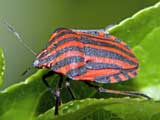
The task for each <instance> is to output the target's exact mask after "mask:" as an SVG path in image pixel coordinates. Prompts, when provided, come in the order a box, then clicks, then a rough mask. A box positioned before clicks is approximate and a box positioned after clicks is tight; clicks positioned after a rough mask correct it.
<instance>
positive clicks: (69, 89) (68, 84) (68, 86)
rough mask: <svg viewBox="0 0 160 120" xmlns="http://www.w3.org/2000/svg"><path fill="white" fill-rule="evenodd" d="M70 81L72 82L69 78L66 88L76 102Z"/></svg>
mask: <svg viewBox="0 0 160 120" xmlns="http://www.w3.org/2000/svg"><path fill="white" fill-rule="evenodd" d="M69 81H70V80H69V79H68V78H67V79H66V83H65V85H66V88H67V90H68V92H69V94H70V95H71V97H72V100H75V96H74V94H73V92H72V89H71V88H70V82H69Z"/></svg>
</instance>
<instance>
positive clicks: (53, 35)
mask: <svg viewBox="0 0 160 120" xmlns="http://www.w3.org/2000/svg"><path fill="white" fill-rule="evenodd" d="M65 31H67V29H62V30H60V31H56V32H54V33H53V34H52V35H51V37H50V38H49V40H48V42H50V41H51V40H52V39H53V38H54V37H55V36H56V35H58V34H61V33H62V32H65Z"/></svg>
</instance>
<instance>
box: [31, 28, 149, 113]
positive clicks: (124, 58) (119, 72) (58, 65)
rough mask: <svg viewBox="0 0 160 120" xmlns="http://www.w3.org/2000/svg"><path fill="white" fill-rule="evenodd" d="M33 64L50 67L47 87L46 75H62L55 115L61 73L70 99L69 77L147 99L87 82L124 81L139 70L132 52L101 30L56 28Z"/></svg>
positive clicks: (122, 43) (111, 91)
mask: <svg viewBox="0 0 160 120" xmlns="http://www.w3.org/2000/svg"><path fill="white" fill-rule="evenodd" d="M34 67H37V68H48V69H51V72H49V73H47V74H46V75H45V76H44V77H43V81H44V83H45V84H46V86H47V87H49V88H50V86H49V85H48V83H47V82H46V80H45V78H46V77H48V76H49V75H52V74H53V73H59V74H60V75H61V79H60V81H59V84H58V88H57V89H56V91H55V96H56V107H55V114H58V105H59V99H60V88H61V85H62V81H63V75H65V76H67V77H68V79H67V80H68V81H67V84H66V85H67V87H68V90H69V92H70V94H71V96H72V98H73V99H74V96H73V94H72V92H71V89H70V87H69V85H70V84H69V80H81V81H85V83H87V85H89V86H91V87H94V88H95V89H97V90H98V91H100V92H105V93H115V94H124V95H132V96H143V97H146V98H148V99H149V97H148V96H146V95H144V94H142V93H137V92H125V91H116V90H108V89H104V88H102V87H99V86H95V85H93V84H91V83H90V82H97V83H116V82H121V81H126V80H129V79H131V78H134V77H135V76H136V74H137V72H138V60H137V58H136V57H135V55H134V53H133V51H132V50H131V49H130V48H129V47H128V46H127V45H126V43H124V42H123V41H120V40H119V39H118V38H116V37H114V36H112V35H109V34H105V32H104V30H74V29H67V28H58V29H56V30H55V32H53V34H52V35H51V37H50V39H49V42H48V46H47V48H45V49H44V50H43V51H42V52H40V54H39V55H38V56H37V57H36V60H35V62H34Z"/></svg>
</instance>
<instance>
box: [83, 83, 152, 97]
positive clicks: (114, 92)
mask: <svg viewBox="0 0 160 120" xmlns="http://www.w3.org/2000/svg"><path fill="white" fill-rule="evenodd" d="M85 83H86V84H87V85H88V86H89V87H92V88H95V89H97V90H98V91H99V92H104V93H112V94H121V95H128V96H135V97H140V96H141V97H145V98H147V99H151V98H150V97H149V96H147V95H145V94H143V93H138V92H134V91H119V90H110V89H105V88H103V87H99V86H97V85H93V84H91V83H90V82H85Z"/></svg>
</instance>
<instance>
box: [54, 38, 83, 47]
mask: <svg viewBox="0 0 160 120" xmlns="http://www.w3.org/2000/svg"><path fill="white" fill-rule="evenodd" d="M69 41H77V42H80V40H79V39H78V38H77V37H69V38H64V39H63V40H61V41H59V42H58V43H56V44H54V46H53V47H52V49H51V50H55V49H56V48H57V47H58V46H60V45H62V44H64V43H65V42H69Z"/></svg>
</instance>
